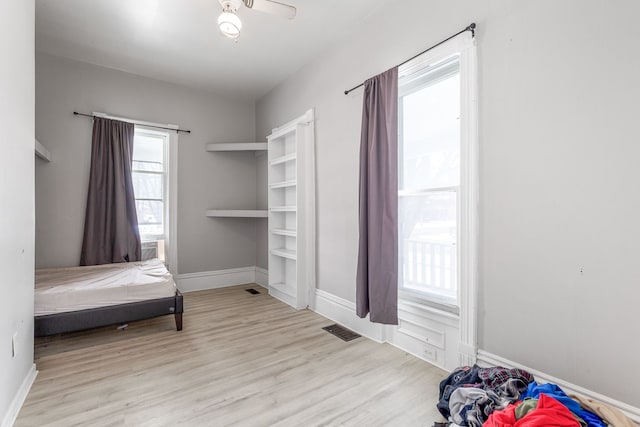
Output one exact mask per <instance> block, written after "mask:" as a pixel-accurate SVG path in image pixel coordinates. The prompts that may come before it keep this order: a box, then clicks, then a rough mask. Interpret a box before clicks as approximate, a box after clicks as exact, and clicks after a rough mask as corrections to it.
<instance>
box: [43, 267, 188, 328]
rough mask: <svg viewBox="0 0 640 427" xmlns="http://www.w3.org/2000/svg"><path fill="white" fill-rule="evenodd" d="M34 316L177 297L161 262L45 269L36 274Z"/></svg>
mask: <svg viewBox="0 0 640 427" xmlns="http://www.w3.org/2000/svg"><path fill="white" fill-rule="evenodd" d="M35 279H36V280H35V282H36V284H35V315H36V316H43V315H46V314H56V313H65V312H69V311H77V310H86V309H90V308H97V307H107V306H110V305H117V304H126V303H131V302H137V301H145V300H149V299H155V298H164V297H171V296H174V295H175V293H176V285H175V283H174V281H173V277H172V276H171V273H169V272H168V271H167V268H166V267H165V266H164V264H163V263H162V261H160V260H158V259H152V260H148V261H141V262H128V263H118V264H104V265H94V266H87V267H68V268H45V269H38V270H36V273H35Z"/></svg>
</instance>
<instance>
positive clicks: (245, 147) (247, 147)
mask: <svg viewBox="0 0 640 427" xmlns="http://www.w3.org/2000/svg"><path fill="white" fill-rule="evenodd" d="M266 150H267V143H266V142H228V143H216V144H207V151H266Z"/></svg>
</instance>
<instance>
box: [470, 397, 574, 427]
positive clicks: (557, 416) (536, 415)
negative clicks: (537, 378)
mask: <svg viewBox="0 0 640 427" xmlns="http://www.w3.org/2000/svg"><path fill="white" fill-rule="evenodd" d="M520 403H522V402H518V403H516V404H514V405H509V406H507V407H506V408H505V409H503V410H502V411H495V412H494V413H492V414H491V415H489V418H488V419H487V421H486V422H485V423H484V424H483V426H484V427H580V423H579V422H578V420H577V419H576V417H574V416H573V414H572V413H571V411H569V409H567V407H566V406H564V405H563V404H562V403H560V402H558V401H557V400H556V399H554V398H553V397H550V396H547V395H546V394H544V393H541V394H540V399H539V400H538V406H537V407H536V409H534V410H533V411H531V412H529V413H528V414H527V415H525V416H524V417H522V418H521V419H519V420H516V416H515V409H516V408H517V407H518V405H519V404H520Z"/></svg>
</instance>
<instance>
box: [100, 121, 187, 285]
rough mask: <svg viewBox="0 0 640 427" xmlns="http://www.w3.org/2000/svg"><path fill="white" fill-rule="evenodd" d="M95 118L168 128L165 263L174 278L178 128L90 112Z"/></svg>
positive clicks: (175, 261)
mask: <svg viewBox="0 0 640 427" xmlns="http://www.w3.org/2000/svg"><path fill="white" fill-rule="evenodd" d="M91 114H93V115H94V116H96V117H103V118H105V119H111V120H120V121H123V122H128V123H133V124H135V125H137V126H139V127H140V128H142V129H144V130H145V131H147V130H148V131H153V128H145V126H151V127H154V126H155V127H164V128H168V129H167V131H166V132H167V133H168V135H169V138H168V146H169V148H168V153H167V154H168V157H167V163H168V165H169V182H168V183H167V185H168V188H167V194H168V197H169V203H168V205H169V206H168V212H167V214H168V218H167V219H168V221H167V223H168V224H169V230H168V232H166V233H165V234H166V237H167V243H166V245H167V247H168V251H167V253H166V255H167V262H168V264H169V272H170V273H171V274H172V275H173V276H176V275H177V274H178V232H177V231H178V140H179V137H180V135H179V134H178V132H177V130H178V129H179V128H180V127H179V126H178V125H172V124H166V123H154V122H147V121H143V120H135V119H129V118H124V117H115V116H110V115H109V114H106V113H100V112H95V111H94V112H92V113H91ZM165 209H166V208H165Z"/></svg>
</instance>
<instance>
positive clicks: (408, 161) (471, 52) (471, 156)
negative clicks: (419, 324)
mask: <svg viewBox="0 0 640 427" xmlns="http://www.w3.org/2000/svg"><path fill="white" fill-rule="evenodd" d="M475 55H476V54H475V42H474V40H473V36H472V34H468V33H465V34H463V35H461V36H460V37H456V38H455V39H453V40H451V41H449V42H447V43H445V44H443V45H442V46H439V47H438V48H436V49H433V50H432V51H430V52H427V53H425V54H423V55H421V56H419V57H417V58H415V59H413V60H411V61H410V62H408V63H407V64H405V65H403V66H401V67H400V69H399V81H398V112H399V114H398V116H399V117H398V119H399V123H398V133H399V135H398V144H399V147H398V163H399V164H398V174H399V176H398V178H399V179H398V240H399V241H398V255H399V256H398V258H399V259H398V263H399V266H398V267H399V268H398V272H399V275H398V277H399V280H398V287H399V296H400V298H401V299H403V300H406V301H413V302H417V303H419V304H425V305H429V306H432V307H435V308H438V309H442V310H446V311H449V312H453V313H458V314H459V315H460V319H461V337H463V338H462V342H465V343H466V342H468V343H474V342H475V338H474V334H475V332H474V331H475V329H474V328H475V327H474V326H473V325H474V322H475V320H474V319H475V317H474V314H473V310H474V308H473V307H474V306H475V299H476V288H477V286H476V282H477V261H476V259H477V249H476V245H477V215H478V214H477V200H478V180H477V157H478V156H477V119H476V117H477V113H476V112H477V100H476V86H477V85H476V78H477V77H476V56H475Z"/></svg>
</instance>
